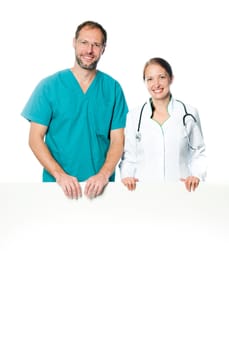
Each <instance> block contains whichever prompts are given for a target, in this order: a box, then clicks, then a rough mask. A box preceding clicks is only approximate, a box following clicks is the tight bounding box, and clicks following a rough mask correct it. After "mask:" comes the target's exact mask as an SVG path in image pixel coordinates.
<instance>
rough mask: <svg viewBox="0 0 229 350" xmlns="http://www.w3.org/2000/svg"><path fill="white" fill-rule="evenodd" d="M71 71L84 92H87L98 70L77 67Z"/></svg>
mask: <svg viewBox="0 0 229 350" xmlns="http://www.w3.org/2000/svg"><path fill="white" fill-rule="evenodd" d="M71 71H72V73H73V75H74V76H75V78H76V80H77V81H78V83H79V84H80V86H81V88H82V90H83V91H84V92H85V91H87V89H88V87H89V86H90V84H91V82H92V80H93V79H94V77H95V76H96V72H97V71H96V70H87V69H83V68H81V67H79V66H77V65H75V66H74V67H73V68H71Z"/></svg>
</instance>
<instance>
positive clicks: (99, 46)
mask: <svg viewBox="0 0 229 350" xmlns="http://www.w3.org/2000/svg"><path fill="white" fill-rule="evenodd" d="M94 45H95V47H97V49H101V47H102V44H100V43H94Z"/></svg>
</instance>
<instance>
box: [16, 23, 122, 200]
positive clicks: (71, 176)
mask: <svg viewBox="0 0 229 350" xmlns="http://www.w3.org/2000/svg"><path fill="white" fill-rule="evenodd" d="M106 41H107V33H106V31H105V29H104V28H103V27H102V26H101V25H100V24H99V23H96V22H93V21H87V22H84V23H82V24H80V25H79V26H78V27H77V30H76V33H75V37H74V39H73V47H74V50H75V63H74V66H73V67H72V68H69V69H65V70H62V71H59V72H57V73H55V74H53V75H51V76H49V77H46V78H44V79H43V80H41V81H40V83H39V84H38V85H37V86H36V88H35V89H34V91H33V93H32V95H31V96H30V98H29V100H28V102H27V103H26V105H25V107H24V109H23V111H22V113H21V114H22V116H23V117H25V118H26V119H28V120H29V121H30V134H29V145H30V147H31V149H32V151H33V153H34V154H35V156H36V157H37V159H38V160H39V161H40V163H41V164H42V166H43V168H44V170H43V181H45V182H53V181H56V182H57V183H58V184H59V185H60V186H61V188H62V189H63V191H64V193H65V194H66V196H68V197H70V198H79V197H80V196H81V195H82V189H81V185H80V182H85V187H84V194H85V195H86V196H88V197H90V198H92V197H96V196H98V195H100V194H101V193H102V191H103V189H104V187H105V186H106V185H107V183H108V182H109V181H114V179H115V168H116V165H117V163H118V162H119V160H120V158H121V155H122V152H123V143H124V127H125V123H126V115H127V111H128V107H127V103H126V100H125V96H124V93H123V90H122V88H121V86H120V84H119V83H118V82H117V81H116V80H115V79H113V78H112V77H111V76H109V75H107V74H105V73H103V72H101V71H99V70H97V69H96V67H97V64H98V62H99V60H100V57H101V55H102V54H103V53H104V50H105V47H106Z"/></svg>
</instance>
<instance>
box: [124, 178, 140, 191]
mask: <svg viewBox="0 0 229 350" xmlns="http://www.w3.org/2000/svg"><path fill="white" fill-rule="evenodd" d="M138 181H139V180H138V179H136V177H124V178H123V179H122V183H123V184H124V185H125V186H126V187H127V188H128V190H130V191H133V190H135V188H136V182H138Z"/></svg>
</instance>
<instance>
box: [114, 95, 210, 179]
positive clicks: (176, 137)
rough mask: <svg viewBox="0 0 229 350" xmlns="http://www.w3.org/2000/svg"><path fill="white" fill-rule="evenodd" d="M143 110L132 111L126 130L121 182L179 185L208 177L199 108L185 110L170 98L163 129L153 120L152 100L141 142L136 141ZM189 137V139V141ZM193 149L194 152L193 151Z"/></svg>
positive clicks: (144, 122) (146, 107) (143, 127)
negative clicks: (189, 178)
mask: <svg viewBox="0 0 229 350" xmlns="http://www.w3.org/2000/svg"><path fill="white" fill-rule="evenodd" d="M141 108H142V106H140V107H138V108H136V109H133V110H132V111H129V113H128V115H127V123H126V128H125V145H124V153H123V157H122V160H121V162H120V164H119V167H120V175H121V178H125V177H136V178H138V179H139V181H152V180H154V181H178V180H180V179H181V178H186V177H187V176H196V177H198V178H199V179H200V180H202V181H203V180H205V177H206V170H207V165H206V153H205V144H204V139H203V134H202V129H201V124H200V119H199V115H198V111H197V110H196V108H194V107H192V106H190V105H186V109H187V112H188V113H191V114H192V115H193V116H194V117H195V118H196V121H197V122H196V123H195V121H194V120H193V119H192V117H186V118H185V123H186V127H185V126H184V124H183V116H184V114H185V110H184V106H183V105H182V103H180V102H179V101H177V100H175V99H174V98H173V97H171V100H170V102H169V105H168V113H169V118H168V119H167V120H166V121H165V122H164V123H163V124H162V125H160V124H159V123H158V122H157V121H155V120H154V119H152V118H151V116H152V109H151V103H150V100H148V101H147V103H146V105H145V107H144V109H143V112H142V118H141V125H140V130H139V132H140V139H139V138H137V137H136V135H137V130H138V123H139V117H140V112H141ZM187 135H188V137H187ZM190 144H191V146H192V147H193V148H194V150H193V149H192V148H191V147H190Z"/></svg>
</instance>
